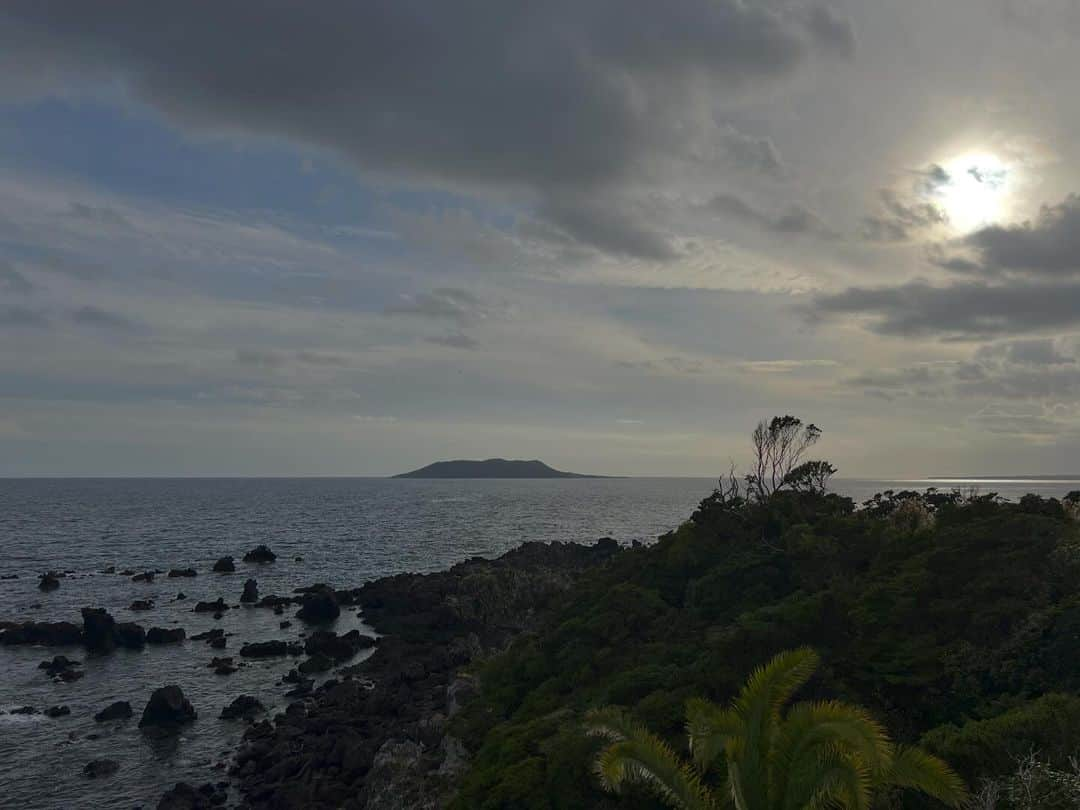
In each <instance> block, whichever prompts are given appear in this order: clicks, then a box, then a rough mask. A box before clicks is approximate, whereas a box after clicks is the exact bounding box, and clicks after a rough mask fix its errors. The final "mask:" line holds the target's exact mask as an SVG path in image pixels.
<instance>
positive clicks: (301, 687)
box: [285, 678, 315, 697]
mask: <svg viewBox="0 0 1080 810" xmlns="http://www.w3.org/2000/svg"><path fill="white" fill-rule="evenodd" d="M314 687H315V681H314V680H312V679H311V678H301V679H300V681H299V683H297V684H296V686H295V687H293V688H292V689H290V690H289V691H288V692H286V693H285V697H304V696H305V695H310V694H311V690H312V689H313V688H314Z"/></svg>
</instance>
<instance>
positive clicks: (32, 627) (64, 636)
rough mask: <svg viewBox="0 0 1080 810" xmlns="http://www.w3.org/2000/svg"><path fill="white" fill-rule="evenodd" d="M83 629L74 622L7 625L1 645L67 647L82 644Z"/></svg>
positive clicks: (0, 641)
mask: <svg viewBox="0 0 1080 810" xmlns="http://www.w3.org/2000/svg"><path fill="white" fill-rule="evenodd" d="M82 640H83V631H82V628H81V627H79V626H78V625H77V624H74V623H72V622H23V623H21V624H20V623H13V624H9V625H7V628H6V629H5V630H4V633H3V635H0V644H4V645H7V646H11V645H15V644H42V645H45V646H47V647H66V646H73V645H76V644H82Z"/></svg>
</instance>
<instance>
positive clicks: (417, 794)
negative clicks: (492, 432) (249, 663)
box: [232, 541, 618, 810]
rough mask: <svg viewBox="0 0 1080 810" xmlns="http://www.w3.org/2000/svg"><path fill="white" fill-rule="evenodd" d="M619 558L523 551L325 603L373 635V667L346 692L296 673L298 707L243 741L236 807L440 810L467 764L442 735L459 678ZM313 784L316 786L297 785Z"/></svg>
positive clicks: (342, 646)
mask: <svg viewBox="0 0 1080 810" xmlns="http://www.w3.org/2000/svg"><path fill="white" fill-rule="evenodd" d="M617 551H618V546H617V544H616V543H614V541H607V542H601V543H597V544H596V545H594V546H580V545H575V544H561V543H553V544H550V545H546V544H540V543H532V544H526V545H524V546H522V547H520V548H518V549H515V550H514V551H511V552H509V553H508V554H505V555H503V556H502V557H500V558H499V559H497V560H483V559H479V558H476V559H472V560H469V561H467V562H464V563H461V564H459V565H456V566H454V567H453V568H452V569H450V570H449V571H445V572H442V573H437V574H429V575H415V574H405V575H400V576H395V577H387V578H384V579H380V580H376V581H374V582H371V583H368V584H367V585H364V586H363V587H362V588H359V589H356V590H354V591H337V592H335V597H336V601H337V603H338V604H339V605H357V606H360V607H362V608H363V611H364V619H365V621H366V622H367V623H368V624H370V625H371V626H372V627H374V629H375V630H376V631H377V632H378V633H379V634H380V638H379V640H378V644H377V645H376V646H375V650H374V653H373V654H372V655H371V657H370V658H367V659H366V660H364V661H362V662H361V663H359V664H354V665H352V666H349V667H346V668H345V669H344V670H342V675H343V678H344V679H343V680H342V681H340V682H334V681H328V682H327V683H326V684H324V685H323V686H321V687H320V688H319V689H318V690H313V688H312V684H311V680H310V679H305V678H304V675H303V673H302V672H300V669H299V668H298V669H296V670H293V671H291V672H290V673H289V674H288V675H287V676H286V677H285V678H284V680H285V681H286V682H288V683H299V684H300V685H299V686H298V687H297V688H296V689H293V690H292V691H290V692H289V693H287V694H288V696H289V697H305V698H306V699H305V700H304V701H303V702H302V703H296V704H293V706H290V708H289V710H288V711H286V712H285V713H284V714H281V715H278V716H276V717H275V718H274V723H273V724H270V723H258V724H255V725H254V726H252V727H251V728H250V729H249V730H248V732H247V733H246V734H245V745H244V747H242V748H241V749H240V751H238V752H237V755H236V759H235V764H234V769H233V771H232V773H233V774H234V776H235V777H236V778H237V780H238V782H239V787H240V790H241V792H242V793H243V795H244V801H243V802H242V804H244V806H250V807H252V808H267V810H269V808H273V809H274V810H300V808H320V810H321V809H322V808H335V807H342V806H353V805H354V804H355V806H357V807H367V808H369V810H374V809H375V808H379V810H382V809H383V808H391V807H393V808H404V807H409V808H413V807H417V808H425V807H431V808H434V807H441V806H445V805H446V803H447V801H448V796H447V795H446V793H445V790H446V784H447V782H446V778H445V777H446V775H449V774H452V773H456V772H460V769H461V768H462V767H464V765H465V764H466V758H467V752H466V751H465V749H464V747H463V746H462V745H461V742H460V741H458V740H457V739H456V738H454V737H452V736H448V735H447V732H446V728H447V717H448V716H449V715H450V714H451V713H452V712H456V711H457V709H458V708H459V707H460V704H461V703H462V702H464V701H466V700H467V699H468V698H469V696H470V693H471V692H472V691H474V689H475V684H474V683H472V682H470V683H468V684H465V683H464V682H462V683H459V680H460V679H459V677H458V673H459V671H460V670H461V668H462V667H464V666H466V665H468V664H470V663H471V662H473V661H474V660H476V659H477V658H478V657H480V656H483V655H486V654H488V653H490V652H492V651H494V650H498V649H501V648H502V647H503V646H505V645H506V644H507V643H508V642H509V641H510V640H511V639H513V638H514V636H516V635H518V634H519V633H522V632H527V631H529V630H531V629H533V628H535V627H536V626H537V625H538V623H539V622H540V621H541V620H542V617H543V616H544V615H545V611H546V610H547V609H548V608H549V607H550V606H551V605H553V604H556V603H557V600H558V599H559V597H560V595H562V594H563V593H565V591H566V589H567V588H569V587H570V586H571V585H572V584H573V582H574V581H575V580H576V579H577V577H578V576H580V574H581V573H582V572H584V571H586V570H587V569H589V568H591V567H594V566H597V565H601V564H603V563H604V562H605V561H606V560H608V559H609V558H610V557H611V556H612V555H613V554H615V553H616V552H617ZM323 587H325V586H323ZM317 590H321V588H320V589H317ZM317 590H315V589H313V590H311V591H309V592H308V593H307V594H305V596H307V595H310V594H311V593H313V592H317ZM372 643H373V642H372V640H370V639H368V638H366V637H361V636H359V634H357V635H356V636H353V635H352V634H351V633H347V634H345V635H344V636H337V635H335V634H333V633H325V632H316V633H312V634H311V636H310V637H309V638H308V640H307V642H305V646H306V647H308V648H309V649H308V652H309V655H311V656H312V658H314V656H315V655H325V656H326V658H328V659H332V658H333V657H334V656H340V655H345V654H346V653H347V654H350V655H351V654H352V653H353V652H355V648H356V647H357V646H358V645H365V646H370V645H371V644H372ZM306 663H307V662H305V664H306ZM309 668H310V666H304V667H303V669H309ZM311 773H318V774H319V778H318V780H302V779H299V778H297V774H311Z"/></svg>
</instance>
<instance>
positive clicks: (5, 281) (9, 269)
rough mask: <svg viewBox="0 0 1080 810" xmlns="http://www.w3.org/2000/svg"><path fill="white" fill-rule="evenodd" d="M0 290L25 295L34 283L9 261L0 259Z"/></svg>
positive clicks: (31, 290)
mask: <svg viewBox="0 0 1080 810" xmlns="http://www.w3.org/2000/svg"><path fill="white" fill-rule="evenodd" d="M0 290H4V291H5V292H10V293H20V294H23V295H25V294H26V293H29V292H33V291H34V285H33V284H31V283H30V281H29V279H27V278H26V276H24V275H23V274H22V273H20V272H19V271H18V270H16V269H15V265H13V264H12V263H11V262H5V261H3V260H0Z"/></svg>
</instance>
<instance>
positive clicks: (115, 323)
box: [70, 306, 138, 332]
mask: <svg viewBox="0 0 1080 810" xmlns="http://www.w3.org/2000/svg"><path fill="white" fill-rule="evenodd" d="M70 317H71V321H72V323H75V324H78V325H80V326H92V327H94V328H96V329H105V330H110V331H114V332H133V331H136V330H137V329H138V325H137V324H136V323H135V322H134V321H132V320H129V319H128V318H125V317H124V316H123V315H118V314H117V313H115V312H109V311H108V310H105V309H101V308H100V307H95V306H82V307H78V308H77V309H75V310H72V312H71V315H70Z"/></svg>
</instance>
